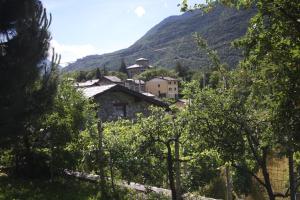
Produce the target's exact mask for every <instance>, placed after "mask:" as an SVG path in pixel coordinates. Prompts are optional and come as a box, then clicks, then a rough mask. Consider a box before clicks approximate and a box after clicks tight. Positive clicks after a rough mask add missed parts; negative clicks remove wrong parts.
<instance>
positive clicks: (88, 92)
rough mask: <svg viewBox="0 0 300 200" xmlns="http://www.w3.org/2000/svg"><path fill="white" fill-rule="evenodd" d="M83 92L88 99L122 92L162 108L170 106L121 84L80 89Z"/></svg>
mask: <svg viewBox="0 0 300 200" xmlns="http://www.w3.org/2000/svg"><path fill="white" fill-rule="evenodd" d="M79 90H81V91H82V92H83V95H84V96H85V97H87V98H92V97H95V96H97V95H101V94H103V93H105V92H108V91H121V92H124V93H126V94H128V95H132V96H134V97H137V98H141V99H143V100H144V101H146V102H149V103H152V104H154V105H158V106H162V107H166V108H168V107H169V105H168V104H167V103H164V102H163V101H161V100H159V99H156V98H153V97H150V96H148V95H144V94H142V93H139V92H136V91H133V90H130V89H128V88H126V87H125V86H122V85H119V84H111V85H102V86H94V87H86V88H80V89H79Z"/></svg>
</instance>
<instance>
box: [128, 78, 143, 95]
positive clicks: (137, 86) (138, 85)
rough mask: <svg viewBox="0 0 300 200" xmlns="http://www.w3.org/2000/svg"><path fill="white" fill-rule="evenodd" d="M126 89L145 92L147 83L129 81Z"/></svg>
mask: <svg viewBox="0 0 300 200" xmlns="http://www.w3.org/2000/svg"><path fill="white" fill-rule="evenodd" d="M124 84H125V87H127V88H128V89H131V90H134V91H136V92H145V82H144V81H143V80H135V79H127V80H126V81H125V83H124Z"/></svg>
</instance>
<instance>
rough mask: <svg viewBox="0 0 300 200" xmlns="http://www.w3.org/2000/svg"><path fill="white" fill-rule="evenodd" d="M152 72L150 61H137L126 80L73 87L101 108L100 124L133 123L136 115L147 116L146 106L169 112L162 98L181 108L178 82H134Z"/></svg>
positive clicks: (106, 79) (108, 79) (157, 79)
mask: <svg viewBox="0 0 300 200" xmlns="http://www.w3.org/2000/svg"><path fill="white" fill-rule="evenodd" d="M151 68H153V66H151V65H150V64H149V60H148V59H145V58H138V59H137V60H136V63H135V64H134V65H131V66H128V67H127V68H126V70H127V74H128V79H126V80H121V79H120V78H119V77H117V76H104V75H103V76H101V77H100V78H99V79H92V80H86V81H84V82H76V83H74V86H75V87H76V88H78V89H79V90H80V91H82V92H83V94H84V96H85V97H87V98H93V99H94V100H95V102H97V103H98V104H99V106H100V109H99V113H98V114H99V117H100V119H101V120H102V121H111V120H117V119H119V118H128V119H134V118H135V116H136V114H137V113H143V114H147V113H148V107H149V106H159V107H162V108H164V109H166V110H169V106H170V105H169V103H168V102H165V101H163V99H164V98H168V99H172V100H174V102H175V103H174V105H175V106H177V107H179V108H182V107H183V106H185V103H186V100H184V99H179V94H178V91H179V79H177V78H173V77H167V76H157V77H155V78H152V79H150V80H148V81H143V80H139V79H134V78H133V77H136V76H137V75H139V74H141V73H142V72H145V71H147V70H148V69H151Z"/></svg>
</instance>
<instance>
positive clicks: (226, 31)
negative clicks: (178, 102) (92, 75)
mask: <svg viewBox="0 0 300 200" xmlns="http://www.w3.org/2000/svg"><path fill="white" fill-rule="evenodd" d="M254 13H255V10H254V9H248V10H239V11H238V10H236V9H232V8H228V7H224V6H221V5H220V6H217V7H216V8H215V9H213V10H212V11H211V12H210V13H206V14H203V12H202V11H195V12H187V13H184V14H183V15H180V16H171V17H168V18H166V19H165V20H163V21H162V22H160V23H159V24H158V25H156V26H154V27H153V28H152V29H150V30H149V31H148V32H147V33H146V34H145V35H144V36H143V37H142V38H140V39H139V40H138V41H137V42H136V43H134V44H133V45H132V46H130V47H129V48H127V49H123V50H119V51H116V52H113V53H109V54H104V55H91V56H87V57H84V58H82V59H78V60H77V61H76V62H75V63H72V64H70V65H69V66H67V67H66V68H65V70H66V71H75V70H77V71H78V70H90V69H93V68H97V67H101V68H103V67H106V68H107V69H110V70H117V69H118V67H119V66H120V63H121V60H122V59H125V62H126V64H127V65H132V64H134V63H135V60H136V59H137V58H140V57H143V58H148V59H149V60H150V62H151V65H153V66H163V67H166V68H174V67H175V66H176V63H177V62H181V64H182V65H184V66H187V67H190V68H193V69H201V68H205V67H207V65H208V63H209V62H208V60H207V58H206V56H205V52H203V51H198V50H197V45H195V42H194V39H193V37H192V33H194V32H199V33H201V35H202V36H203V37H204V38H205V39H206V40H207V41H208V42H209V44H210V46H211V47H212V48H213V49H215V50H217V51H218V52H219V55H220V57H221V60H222V61H224V62H227V63H229V64H230V66H232V67H234V66H236V64H237V63H238V61H239V60H241V58H242V55H241V51H240V50H237V49H234V48H231V42H232V41H233V40H235V39H237V38H240V37H242V36H243V35H244V34H245V32H246V30H247V26H248V21H249V19H250V18H251V17H252V16H253V15H254Z"/></svg>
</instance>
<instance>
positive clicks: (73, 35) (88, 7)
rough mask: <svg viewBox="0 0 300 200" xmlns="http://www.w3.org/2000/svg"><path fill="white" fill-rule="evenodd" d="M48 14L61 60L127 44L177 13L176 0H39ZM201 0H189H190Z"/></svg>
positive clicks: (53, 44) (192, 1) (53, 41)
mask: <svg viewBox="0 0 300 200" xmlns="http://www.w3.org/2000/svg"><path fill="white" fill-rule="evenodd" d="M42 2H43V4H44V7H46V9H47V11H48V12H50V13H51V14H52V19H53V20H52V24H51V27H50V31H51V33H52V38H53V39H52V42H51V44H52V46H53V47H55V49H56V52H57V53H60V54H61V56H62V61H61V64H62V65H63V66H64V65H66V64H67V63H68V62H71V61H75V60H76V59H78V58H81V57H84V56H86V55H91V54H103V53H108V52H113V51H116V50H119V49H123V48H127V47H129V46H130V45H132V44H133V43H134V42H135V41H136V40H138V39H139V38H140V37H142V36H143V35H144V34H145V33H146V32H147V31H148V30H149V29H150V28H151V27H153V26H154V25H156V24H157V23H159V22H160V21H162V20H163V19H164V18H166V17H168V16H171V15H179V14H182V13H180V9H179V7H177V4H179V3H180V2H181V1H180V0H84V1H83V0H42ZM194 2H203V0H198V1H197V0H190V3H194Z"/></svg>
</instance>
